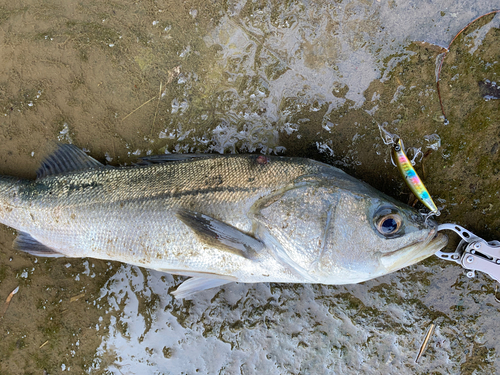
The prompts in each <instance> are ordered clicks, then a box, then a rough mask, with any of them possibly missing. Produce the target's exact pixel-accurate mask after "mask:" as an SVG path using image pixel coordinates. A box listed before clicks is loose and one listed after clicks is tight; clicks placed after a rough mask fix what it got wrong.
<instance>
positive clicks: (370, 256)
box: [254, 166, 447, 284]
mask: <svg viewBox="0 0 500 375" xmlns="http://www.w3.org/2000/svg"><path fill="white" fill-rule="evenodd" d="M254 212H255V215H254V218H255V219H256V221H257V222H258V223H260V224H261V228H263V230H262V233H264V234H263V235H262V236H261V239H262V241H263V242H265V243H267V244H271V246H272V247H273V248H274V249H275V250H274V251H275V253H276V258H278V259H280V260H281V262H282V263H284V264H287V265H289V268H290V269H292V272H293V273H295V274H297V273H299V274H300V275H301V276H302V278H301V279H302V280H304V281H309V282H315V283H322V284H352V283H359V282H362V281H366V280H369V279H372V278H375V277H378V276H381V275H385V274H388V273H391V272H394V271H397V270H399V269H401V268H403V267H406V266H409V265H412V264H414V263H417V262H419V261H421V260H423V259H425V258H427V257H429V256H431V255H432V254H434V253H435V252H437V251H438V250H440V249H441V248H443V247H444V246H445V245H446V243H447V237H446V236H445V235H443V234H441V233H438V231H437V224H436V222H435V221H433V220H431V219H428V220H425V217H424V216H423V215H422V214H421V213H420V212H418V211H417V210H415V209H414V208H412V207H409V206H407V205H405V204H402V203H400V202H397V201H396V200H394V199H392V198H390V197H388V196H386V195H385V194H383V193H381V192H379V191H378V190H376V189H374V188H372V187H371V186H369V185H367V184H365V183H363V182H361V181H359V180H357V179H355V178H353V177H351V176H349V175H347V174H345V173H344V172H342V171H340V170H339V169H337V168H334V167H331V166H326V167H325V168H324V173H322V174H316V175H314V176H310V175H309V176H307V177H305V178H301V179H300V180H296V181H295V183H294V184H293V186H291V187H290V188H289V189H288V190H286V191H284V192H281V193H280V194H278V195H275V196H273V197H271V198H268V199H266V200H264V201H262V202H260V203H259V205H258V206H257V207H256V209H255V210H254Z"/></svg>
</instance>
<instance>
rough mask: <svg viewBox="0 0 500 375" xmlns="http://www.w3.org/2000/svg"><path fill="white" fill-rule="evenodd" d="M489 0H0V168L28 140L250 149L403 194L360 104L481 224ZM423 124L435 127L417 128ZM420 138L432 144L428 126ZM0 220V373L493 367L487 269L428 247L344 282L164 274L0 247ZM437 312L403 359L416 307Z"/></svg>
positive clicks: (7, 171)
mask: <svg viewBox="0 0 500 375" xmlns="http://www.w3.org/2000/svg"><path fill="white" fill-rule="evenodd" d="M495 6H498V2H497V1H480V2H477V1H471V0H461V1H451V0H449V1H439V2H408V1H399V0H390V1H385V0H380V1H335V2H324V1H317V2H306V1H288V2H284V3H283V2H278V1H276V2H273V1H269V2H264V1H240V2H215V1H186V2H182V3H180V2H179V1H154V2H153V1H150V2H134V1H116V2H114V1H71V0H69V1H66V0H65V1H58V0H53V1H38V0H26V1H21V2H16V3H15V4H13V3H7V2H5V1H4V2H1V3H0V43H1V44H0V51H1V53H0V142H1V144H2V146H1V147H0V174H4V175H13V176H18V177H26V178H34V176H35V172H36V169H37V166H38V164H39V163H40V160H41V158H42V157H43V155H44V149H45V146H46V144H47V143H49V142H50V141H53V140H59V141H62V142H70V143H74V144H76V145H77V146H79V147H82V148H85V149H86V150H88V151H89V152H90V154H91V155H92V156H93V157H95V158H97V159H98V160H100V161H103V162H107V163H110V164H112V165H119V164H125V163H130V162H133V161H134V160H136V159H137V157H139V156H141V155H147V154H159V153H171V152H183V153H184V152H221V153H222V152H226V153H228V152H263V153H273V154H280V155H287V156H307V157H311V158H314V159H317V160H321V161H324V162H328V163H330V164H333V165H335V166H338V167H340V168H342V169H344V170H345V171H347V172H349V173H351V174H352V175H354V176H356V177H357V178H360V179H362V180H364V181H366V182H368V183H369V184H371V185H372V186H374V187H377V188H378V189H380V190H382V191H384V192H386V193H387V194H389V195H391V196H393V197H396V198H397V199H399V200H401V201H403V202H408V203H410V204H413V203H414V199H413V198H412V197H411V196H410V194H409V192H408V189H407V188H406V187H405V186H404V184H403V182H402V180H401V178H400V177H399V175H398V172H397V169H396V168H394V167H393V166H392V165H391V163H390V160H389V150H388V148H387V146H385V145H384V144H383V143H382V140H381V139H380V136H379V132H378V128H377V123H384V122H386V123H388V124H387V128H388V130H389V131H391V132H392V133H397V134H399V135H400V136H401V137H402V138H403V139H404V140H405V145H406V146H407V147H417V148H418V147H420V148H422V151H423V153H424V154H425V156H424V158H423V159H422V160H421V161H420V162H418V163H417V165H416V168H417V171H418V172H419V173H420V175H421V177H422V178H423V180H424V181H425V183H426V185H427V187H428V189H429V191H430V192H431V194H432V195H433V197H434V198H435V200H436V201H437V204H438V206H439V207H440V208H442V210H443V213H442V215H441V216H440V218H439V221H440V222H443V223H444V222H456V223H459V224H460V225H462V226H464V227H466V228H468V229H469V230H471V231H473V232H475V233H477V234H479V235H481V236H484V238H485V239H488V240H490V239H500V217H499V215H498V214H497V213H498V211H499V208H500V207H499V195H500V193H499V189H498V187H499V177H500V164H499V158H500V152H499V148H500V146H499V145H500V121H499V118H500V116H499V110H500V99H499V96H500V94H499V88H498V84H500V47H499V46H500V45H499V43H498V40H499V36H500V35H499V34H500V30H499V27H500V16H498V15H497V16H495V15H491V16H487V17H484V18H482V19H481V20H479V21H477V22H475V23H474V24H472V25H471V26H470V27H469V28H468V29H467V30H465V31H464V32H463V33H462V34H461V35H460V36H459V37H458V38H457V39H456V40H454V42H453V43H452V44H451V46H450V51H449V52H448V53H447V54H446V57H445V59H444V63H443V68H442V72H441V96H442V103H443V109H444V112H445V115H446V118H447V119H448V120H449V124H446V122H445V121H444V117H443V113H442V110H441V107H440V103H439V98H438V93H437V88H436V64H437V63H438V62H439V61H440V60H439V58H440V57H442V55H441V54H442V53H443V52H444V49H443V47H447V46H448V45H449V43H450V42H451V40H452V39H453V37H454V36H455V35H456V34H457V33H458V32H459V30H460V29H462V28H463V27H464V26H466V25H467V24H468V23H469V22H470V21H472V20H473V19H475V18H476V17H479V16H480V15H482V14H485V13H487V12H489V11H491V10H493V9H495V8H494V7H495ZM434 134H437V135H438V136H439V138H440V144H439V145H438V144H437V143H436V138H429V136H432V135H434ZM431 145H435V149H432V148H430V146H431ZM14 237H15V233H14V231H13V230H11V229H8V228H5V227H3V228H1V229H0V244H1V246H0V313H2V312H3V309H4V308H3V306H4V305H3V301H4V300H5V299H6V298H7V297H8V295H9V293H11V292H12V291H13V290H14V289H15V288H16V287H17V286H19V291H18V292H17V293H16V294H15V295H13V296H12V299H11V301H10V305H9V307H8V309H7V311H6V312H5V314H4V315H3V317H2V318H0V374H2V375H4V374H20V373H24V374H42V373H44V371H46V372H47V373H49V374H58V373H64V372H66V371H67V372H70V373H92V374H126V373H155V374H195V373H201V374H205V373H207V374H208V373H210V374H212V373H218V374H238V373H241V374H260V373H269V374H300V373H304V374H305V373H315V374H357V373H366V374H371V373H381V372H384V373H393V374H413V373H422V374H424V373H461V374H479V373H482V374H492V373H497V368H499V365H500V360H499V359H498V356H499V354H498V351H499V350H500V347H499V345H500V344H499V343H498V339H497V337H498V335H499V334H500V331H499V330H498V329H497V326H498V324H497V319H498V317H499V316H500V304H499V303H497V302H495V299H494V290H495V284H494V283H493V282H492V280H491V279H490V278H489V277H488V276H486V275H484V274H479V275H477V277H476V278H474V279H468V278H467V277H466V276H465V272H464V271H463V270H462V269H461V268H459V267H458V266H456V265H454V264H451V263H445V262H443V261H441V260H439V259H437V258H435V257H434V258H430V259H428V260H426V261H424V262H423V263H421V264H419V265H416V266H413V267H410V268H407V269H404V270H401V271H399V272H397V273H395V274H393V275H388V276H385V277H382V278H379V279H376V280H373V281H370V282H366V283H363V284H360V285H353V286H342V287H335V286H321V285H283V284H259V285H243V284H229V285H227V286H224V287H222V288H220V289H218V290H210V291H206V292H203V293H200V294H199V297H198V298H196V299H194V300H192V301H176V300H174V299H173V298H172V296H171V295H170V294H169V291H171V290H173V289H174V287H175V286H176V285H178V284H180V282H181V281H182V280H183V279H182V278H180V277H173V276H171V275H166V274H161V273H158V272H151V271H148V270H145V269H139V268H137V267H131V266H128V265H123V264H120V263H112V262H104V261H98V260H93V259H52V260H43V259H37V258H34V257H30V256H27V255H25V254H21V253H18V252H15V251H13V250H12V248H11V243H12V241H13V239H14ZM432 322H434V323H435V324H436V331H435V333H434V335H433V336H432V338H431V340H430V344H429V347H428V349H427V351H426V353H425V354H424V356H423V357H422V359H421V360H420V362H419V363H418V364H415V362H414V359H415V357H416V355H417V352H418V350H419V348H420V344H421V342H422V340H423V338H424V335H425V332H426V330H427V328H428V326H429V325H430V324H431V323H432Z"/></svg>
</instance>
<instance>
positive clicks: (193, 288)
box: [172, 277, 232, 299]
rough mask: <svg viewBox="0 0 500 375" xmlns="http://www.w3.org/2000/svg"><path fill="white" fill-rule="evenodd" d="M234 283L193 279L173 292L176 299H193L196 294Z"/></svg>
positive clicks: (220, 280) (202, 278)
mask: <svg viewBox="0 0 500 375" xmlns="http://www.w3.org/2000/svg"><path fill="white" fill-rule="evenodd" d="M228 283H232V281H231V280H222V279H211V278H205V277H192V278H190V279H188V280H186V281H184V282H183V283H182V284H181V285H179V287H178V288H177V290H175V291H174V292H172V294H173V295H174V296H175V298H178V299H181V298H187V297H191V296H192V295H193V294H194V293H196V292H200V291H202V290H206V289H211V288H216V287H218V286H221V285H225V284H228Z"/></svg>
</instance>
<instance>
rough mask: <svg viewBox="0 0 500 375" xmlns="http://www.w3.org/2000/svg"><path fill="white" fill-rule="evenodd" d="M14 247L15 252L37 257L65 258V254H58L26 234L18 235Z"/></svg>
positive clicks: (20, 233) (19, 233)
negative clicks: (18, 251)
mask: <svg viewBox="0 0 500 375" xmlns="http://www.w3.org/2000/svg"><path fill="white" fill-rule="evenodd" d="M13 247H14V249H15V250H20V251H24V252H26V253H28V254H31V255H34V256H37V257H53V258H57V257H63V256H64V254H61V253H58V252H57V251H55V250H53V249H51V248H50V247H47V246H45V245H44V244H42V243H40V242H38V241H37V240H35V239H34V238H33V237H31V235H30V234H28V233H26V232H18V235H17V237H16V239H15V240H14V243H13Z"/></svg>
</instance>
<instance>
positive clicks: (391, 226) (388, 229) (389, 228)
mask: <svg viewBox="0 0 500 375" xmlns="http://www.w3.org/2000/svg"><path fill="white" fill-rule="evenodd" d="M401 223H402V220H401V217H400V216H399V215H397V214H389V215H385V216H382V217H381V218H380V219H379V220H378V221H377V230H378V231H379V232H380V234H382V235H384V236H386V237H390V236H393V235H394V234H396V233H398V231H399V229H400V228H401Z"/></svg>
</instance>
